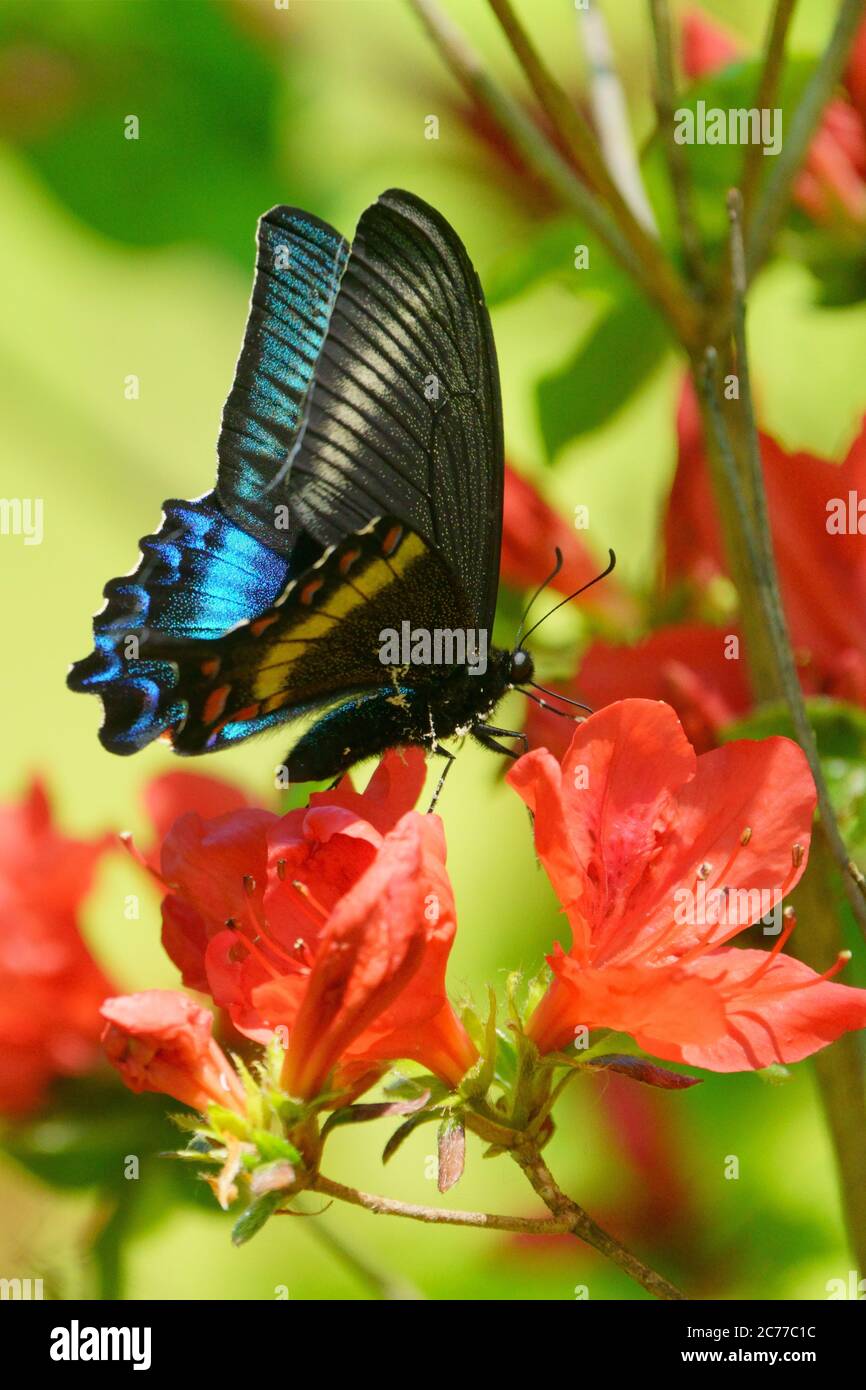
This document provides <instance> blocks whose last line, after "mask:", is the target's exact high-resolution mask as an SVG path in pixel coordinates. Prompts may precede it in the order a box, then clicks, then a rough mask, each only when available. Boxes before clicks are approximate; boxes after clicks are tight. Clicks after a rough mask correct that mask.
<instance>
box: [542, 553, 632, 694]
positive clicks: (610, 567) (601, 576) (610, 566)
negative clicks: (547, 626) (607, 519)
mask: <svg viewBox="0 0 866 1390" xmlns="http://www.w3.org/2000/svg"><path fill="white" fill-rule="evenodd" d="M556 553H557V555H558V554H559V551H557V552H556ZM608 554H609V555H610V560H609V561H608V564H607V568H606V569H603V570H602V572H601V574H597V575H596V576H595V578H594V579H590V580H589V581H588V582H587V583H586V584H581V586H580V588H579V589H575V591H574V593H573V594H569V595H568V597H567V598H563V599H560V600H559V603H555V604H554V605H553V607H552V608H549V609H548V610H547V612H546V613H545V614H544V616H543V617H541V618H539V619H538V622H537V623H533V624H532V627H531V628H530V629H529V631H528V632H527V633H525V634H524V637H523V640H524V642H525V641H526V639H527V637H531V636H532V634H533V632H535V630H536V629H537V628H539V627H541V624H542V623H546V622H547V620H548V618H549V617H551V616H552V614H554V613H555V612H556V611H557V609H559V608H562V607H563V605H564V604H566V603H571V600H572V599H573V598H577V597H578V595H580V594H585V593H586V591H587V589H591V588H592V586H593V584H598V583H599V582H600V581H601V580H602V579H607V576H608V575H609V574H610V573H612V571H613V570H614V569H615V567H616V555H615V554H614V552H613V551H612V550H611V551H609V552H608ZM549 582H550V581H548V583H549ZM539 688H540V687H539ZM549 693H550V692H548V694H549ZM560 698H563V697H562V696H560Z"/></svg>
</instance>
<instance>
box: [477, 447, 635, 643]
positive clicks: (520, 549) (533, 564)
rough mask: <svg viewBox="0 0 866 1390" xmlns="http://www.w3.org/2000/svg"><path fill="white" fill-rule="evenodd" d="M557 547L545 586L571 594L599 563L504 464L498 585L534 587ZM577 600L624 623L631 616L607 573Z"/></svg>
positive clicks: (631, 610)
mask: <svg viewBox="0 0 866 1390" xmlns="http://www.w3.org/2000/svg"><path fill="white" fill-rule="evenodd" d="M557 549H559V550H560V551H561V552H562V569H561V570H560V571H559V573H558V574H557V575H556V576H555V578H554V579H552V580H551V588H552V589H556V590H558V591H559V593H561V594H573V593H574V592H575V590H576V589H579V588H580V587H581V586H582V585H583V584H588V583H589V581H590V580H591V579H594V578H595V577H596V575H597V574H598V573H599V572H600V570H602V569H603V568H604V563H602V564H599V562H598V560H596V559H595V557H594V556H593V555H591V554H590V552H589V551H588V550H587V548H586V546H585V545H584V544H583V543H582V541H581V540H580V538H579V536H578V535H577V532H576V531H575V529H574V527H573V526H569V525H568V524H567V522H566V521H565V520H564V519H563V518H562V517H561V516H560V515H559V513H558V512H556V511H554V510H553V508H552V507H551V506H550V505H549V504H548V503H547V502H545V500H544V498H543V497H542V496H541V493H540V492H539V491H538V490H537V488H536V487H535V486H534V485H533V484H532V483H530V482H529V480H528V479H527V478H523V477H521V475H520V474H519V473H517V472H515V470H514V469H513V468H512V467H511V465H510V464H508V463H506V465H505V497H504V506H503V517H502V555H501V560H500V567H499V573H500V577H501V579H502V582H503V584H508V585H510V586H511V587H512V588H514V589H535V588H537V587H538V585H539V584H543V583H544V581H545V579H547V578H548V576H549V575H550V572H551V570H552V569H553V566H554V564H555V562H556V550H557ZM581 602H582V603H584V604H585V605H586V607H587V608H588V609H589V610H591V611H595V612H597V613H599V614H604V615H606V616H607V617H609V618H612V619H615V620H616V621H618V622H630V621H632V620H633V619H634V616H635V606H634V604H633V603H632V600H631V599H630V598H629V596H628V594H627V593H626V592H625V591H624V590H623V589H622V588H621V586H620V585H619V584H617V582H616V580H615V578H614V577H613V576H610V577H608V578H607V579H605V580H604V582H603V583H602V584H597V585H595V586H594V587H593V588H592V589H589V590H588V591H587V593H586V595H585V596H583V597H582V598H581Z"/></svg>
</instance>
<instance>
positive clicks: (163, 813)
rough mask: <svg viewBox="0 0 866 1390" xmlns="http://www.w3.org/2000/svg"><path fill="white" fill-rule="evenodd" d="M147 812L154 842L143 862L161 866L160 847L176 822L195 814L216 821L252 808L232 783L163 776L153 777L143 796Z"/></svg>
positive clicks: (183, 775) (174, 774) (191, 774)
mask: <svg viewBox="0 0 866 1390" xmlns="http://www.w3.org/2000/svg"><path fill="white" fill-rule="evenodd" d="M142 801H143V802H144V809H145V811H146V812H147V815H148V817H149V819H150V822H151V824H152V825H153V829H154V842H153V846H152V848H151V849H150V850H149V851H147V852H146V853H145V855H144V858H145V859H146V860H147V861H148V864H152V866H153V867H154V868H156V867H158V865H159V846H160V845H161V844H162V842H163V840H164V839H165V837H166V835H167V834H168V832H169V830H171V827H172V826H173V825H174V823H175V821H176V820H180V818H181V816H185V815H186V814H187V812H188V811H194V812H195V813H196V814H197V815H199V816H205V817H209V818H213V817H214V816H223V815H226V814H227V813H228V812H229V811H240V810H242V809H243V808H244V807H246V806H249V805H251V804H252V803H251V801H250V798H249V797H248V796H247V795H246V793H245V792H242V791H241V790H240V788H239V787H235V786H233V785H232V783H231V782H224V781H223V780H222V778H220V777H211V776H209V775H208V774H207V773H203V772H182V771H181V772H162V773H160V774H159V776H158V777H151V779H150V781H149V782H148V783H147V784H146V785H145V788H144V792H143V795H142Z"/></svg>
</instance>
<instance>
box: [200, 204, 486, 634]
mask: <svg viewBox="0 0 866 1390" xmlns="http://www.w3.org/2000/svg"><path fill="white" fill-rule="evenodd" d="M503 467H504V465H503V443H502V408H501V400H500V393H499V375H498V370H497V364H496V351H495V348H494V344H493V335H492V331H491V327H490V320H489V317H488V314H487V309H486V307H485V304H484V297H483V294H482V290H481V285H480V282H479V280H478V276H477V275H476V273H475V270H474V269H473V267H472V264H471V262H470V260H469V257H468V255H467V253H466V250H465V248H464V247H463V244H462V242H461V241H460V239H459V237H458V236H457V234H456V232H455V231H454V229H453V228H452V227H451V226H449V224H448V223H447V222H446V221H445V219H444V218H443V217H442V216H440V214H439V213H438V212H436V211H435V210H434V209H433V208H431V207H429V206H428V205H427V204H426V203H423V202H422V201H421V200H420V199H419V198H415V197H414V196H413V195H412V194H410V193H404V192H401V191H399V190H392V191H390V192H388V193H384V194H383V195H382V197H381V198H379V200H378V201H377V202H376V203H374V204H373V205H372V206H371V207H369V208H368V209H367V210H366V212H365V213H364V214H363V216H362V217H361V220H360V222H359V224H358V229H357V232H356V235H355V240H354V242H353V244H352V250H351V253H350V255H349V258H348V261H347V263H346V266H345V269H344V270H343V274H342V279H341V282H340V288H339V292H338V293H337V296H336V300H335V301H334V304H333V308H332V310H331V316H330V322H329V326H328V331H327V333H326V335H325V340H324V343H323V346H322V349H321V352H320V354H319V357H318V360H317V362H316V368H315V384H314V386H313V389H312V391H311V393H310V395H309V398H308V400H307V402H306V405H305V419H304V424H303V428H302V429H301V431H300V433H299V435H298V437H297V439H296V441H295V443H294V445H293V447H292V450H291V459H290V462H289V465H288V467H287V469H286V473H285V481H284V484H282V486H283V487H284V491H285V497H286V500H287V501H288V504H289V507H290V510H291V512H292V515H293V516H295V517H297V521H298V524H299V526H301V527H302V528H304V529H305V530H306V531H307V532H309V534H310V535H312V536H313V537H315V538H316V539H317V540H318V541H320V542H321V543H323V544H325V545H333V544H335V543H337V542H338V541H339V540H340V539H341V538H342V537H343V536H345V535H348V534H350V533H351V532H354V531H357V530H359V529H360V528H361V527H362V526H363V525H364V524H365V523H366V522H368V521H370V520H371V519H372V518H374V517H376V516H381V515H383V514H391V515H394V516H397V517H399V518H400V519H401V520H402V521H404V522H405V523H406V524H407V525H408V526H410V527H411V528H412V529H413V530H414V531H416V532H418V533H419V534H420V535H422V536H424V537H425V538H426V539H427V540H428V541H429V543H430V544H431V545H432V546H433V547H435V549H436V550H437V551H438V552H439V554H440V555H441V556H442V557H443V559H444V560H445V562H446V564H447V565H449V566H450V568H451V569H452V570H453V572H454V574H455V576H456V578H457V580H458V582H459V585H460V587H461V589H462V590H463V591H465V593H466V595H467V597H468V600H469V604H470V622H471V624H472V625H474V626H477V627H482V628H487V629H489V628H490V627H491V626H492V622H493V613H494V609H495V605H496V593H497V587H498V576H499V548H500V540H501V531H502V488H503ZM227 505H228V504H227Z"/></svg>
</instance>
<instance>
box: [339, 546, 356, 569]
mask: <svg viewBox="0 0 866 1390" xmlns="http://www.w3.org/2000/svg"><path fill="white" fill-rule="evenodd" d="M360 554H361V551H360V549H359V548H358V547H356V548H355V549H354V550H347V551H346V553H345V554H344V555H341V556H340V563H339V565H338V569H339V571H340V573H341V574H348V573H349V570H350V569H351V568H352V566H353V565H354V563H355V561H356V560H357V558H358V556H359V555H360Z"/></svg>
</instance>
